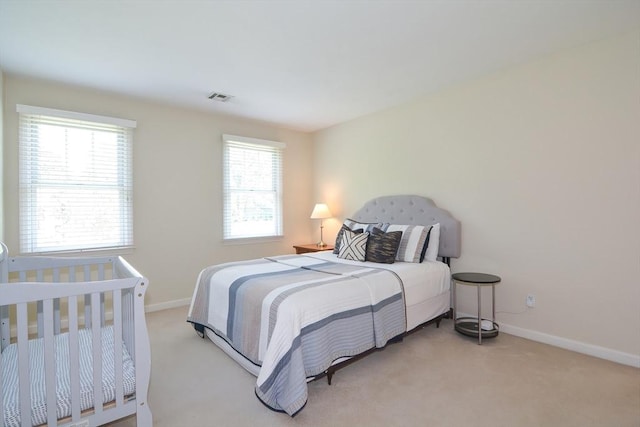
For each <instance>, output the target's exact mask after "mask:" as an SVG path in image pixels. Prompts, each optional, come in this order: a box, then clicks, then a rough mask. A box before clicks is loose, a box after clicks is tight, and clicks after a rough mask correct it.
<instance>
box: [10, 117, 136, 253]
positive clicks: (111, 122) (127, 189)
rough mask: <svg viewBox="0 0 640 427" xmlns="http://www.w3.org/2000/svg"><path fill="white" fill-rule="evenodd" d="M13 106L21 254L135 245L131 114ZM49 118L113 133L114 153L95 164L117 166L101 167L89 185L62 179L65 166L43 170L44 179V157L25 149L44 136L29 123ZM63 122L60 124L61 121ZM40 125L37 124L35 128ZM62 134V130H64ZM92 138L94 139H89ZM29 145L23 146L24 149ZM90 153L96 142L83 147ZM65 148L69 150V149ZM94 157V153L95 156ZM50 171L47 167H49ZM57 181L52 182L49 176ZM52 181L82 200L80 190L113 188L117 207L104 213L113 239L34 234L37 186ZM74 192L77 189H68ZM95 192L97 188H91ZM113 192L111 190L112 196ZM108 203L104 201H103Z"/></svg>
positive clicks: (107, 249) (50, 185)
mask: <svg viewBox="0 0 640 427" xmlns="http://www.w3.org/2000/svg"><path fill="white" fill-rule="evenodd" d="M16 111H17V113H18V114H19V136H18V157H19V177H18V186H19V207H18V218H19V240H20V252H21V253H22V254H38V255H43V254H62V253H82V252H120V253H121V252H123V251H125V250H130V249H132V248H133V247H134V230H133V226H134V224H133V216H134V214H133V203H134V202H133V130H134V129H135V128H136V127H137V122H136V121H134V120H128V119H121V118H115V117H108V116H99V115H94V114H88V113H80V112H74V111H66V110H58V109H53V108H45V107H36V106H30V105H22V104H17V105H16ZM47 121H50V122H51V123H52V124H53V125H54V126H58V127H60V128H62V129H65V132H69V131H70V130H75V129H84V130H88V131H90V132H93V133H92V137H94V136H96V135H97V136H98V137H99V136H101V132H102V133H107V134H108V133H111V132H113V133H115V134H116V137H115V138H116V139H115V141H116V143H115V146H114V147H113V153H112V154H111V156H110V157H108V158H107V159H108V160H107V161H106V162H102V161H100V163H98V164H97V166H104V165H114V164H115V165H116V170H117V172H105V174H95V169H92V170H93V171H94V172H93V173H92V176H94V177H95V182H93V183H91V184H90V185H86V182H85V183H79V182H73V180H70V181H64V179H65V177H66V178H67V179H68V177H69V176H73V175H74V171H72V170H71V169H70V167H64V168H62V169H61V170H62V171H63V172H62V175H61V177H55V175H56V173H55V172H52V173H49V174H48V175H44V176H45V179H41V176H43V175H42V174H41V172H39V171H42V170H43V167H45V166H44V165H43V163H44V162H45V161H46V160H45V161H40V160H39V158H34V156H33V155H29V154H28V153H29V152H33V150H35V149H37V147H39V146H43V144H44V142H43V141H42V140H41V139H40V138H39V135H38V134H37V131H32V129H34V127H38V126H43V125H45V122H47ZM65 121H66V122H68V123H67V124H68V125H67V126H65V123H64V122H65ZM38 129H39V128H38ZM65 138H66V136H65ZM92 141H93V140H92ZM69 143H71V142H69V140H67V139H65V144H69ZM92 143H95V142H92ZM27 150H28V151H27ZM87 152H88V153H90V154H91V156H92V158H96V157H95V154H96V153H100V154H102V153H103V152H96V151H95V148H93V147H92V148H91V149H90V150H88V151H87ZM69 153H72V152H71V151H69ZM69 153H65V154H64V160H65V162H72V161H71V158H70V154H69ZM98 157H99V156H98ZM49 172H51V171H49ZM56 179H57V180H58V181H57V184H53V182H55V181H56ZM56 185H58V186H59V185H65V186H68V187H69V188H70V189H73V190H71V193H72V195H71V196H70V197H71V200H73V201H76V202H77V201H81V200H86V199H84V198H83V195H82V194H81V193H82V192H83V190H84V191H85V192H86V191H87V190H88V189H90V190H91V191H93V192H94V194H98V196H97V197H98V198H100V197H101V196H100V194H101V193H104V192H105V191H106V192H107V193H111V194H114V193H115V200H117V206H115V207H114V208H115V209H117V213H115V214H113V215H109V217H108V218H110V219H115V220H116V224H117V226H116V227H117V229H116V230H118V233H117V234H116V235H115V236H117V238H116V239H113V240H112V241H111V242H109V241H108V240H105V241H103V242H102V243H100V241H99V240H97V239H96V240H93V241H88V242H82V239H78V240H77V241H75V242H72V243H70V244H64V243H62V244H61V243H57V242H56V243H52V244H46V243H45V242H44V241H42V237H40V236H39V235H38V234H39V228H40V227H41V224H42V222H41V221H39V219H38V218H37V210H38V203H39V201H41V199H39V198H38V196H37V189H46V188H49V189H51V188H54V187H55V186H56ZM73 192H77V193H76V194H73ZM96 192H97V193H96ZM112 197H114V196H112ZM107 208H108V207H107ZM82 217H83V218H93V217H95V216H91V215H86V216H82ZM76 230H77V231H78V232H80V233H82V232H84V230H83V228H77V229H76Z"/></svg>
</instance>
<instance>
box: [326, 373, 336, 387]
mask: <svg viewBox="0 0 640 427" xmlns="http://www.w3.org/2000/svg"><path fill="white" fill-rule="evenodd" d="M334 373H335V371H334V370H333V369H327V382H328V383H329V385H331V378H332V377H333V374H334Z"/></svg>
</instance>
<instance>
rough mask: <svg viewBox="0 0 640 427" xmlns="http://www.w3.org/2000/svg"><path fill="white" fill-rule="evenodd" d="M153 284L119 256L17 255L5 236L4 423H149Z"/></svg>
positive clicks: (1, 294) (0, 315)
mask: <svg viewBox="0 0 640 427" xmlns="http://www.w3.org/2000/svg"><path fill="white" fill-rule="evenodd" d="M148 284H149V282H148V280H147V279H146V278H145V277H143V276H142V275H141V274H140V273H138V272H137V271H136V270H135V269H134V268H133V267H132V266H131V265H129V264H128V263H127V262H126V261H125V260H124V259H122V258H120V257H44V256H42V257H41V256H34V257H9V256H8V250H7V247H6V246H5V245H4V244H2V243H0V341H1V344H0V346H1V350H2V351H1V353H0V389H1V390H2V403H3V404H2V405H0V427H9V426H11V427H13V426H39V425H47V426H69V427H84V426H96V425H102V424H106V423H109V422H112V421H115V420H118V419H120V418H123V417H127V416H130V415H136V422H137V425H138V426H141V427H142V426H143V427H150V426H151V425H152V424H153V423H152V415H151V410H150V408H149V404H148V402H147V392H148V387H149V379H150V373H151V357H150V345H149V336H148V333H147V327H146V321H145V316H144V295H145V292H146V290H147V288H148Z"/></svg>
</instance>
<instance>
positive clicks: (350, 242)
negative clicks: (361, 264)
mask: <svg viewBox="0 0 640 427" xmlns="http://www.w3.org/2000/svg"><path fill="white" fill-rule="evenodd" d="M368 239H369V233H354V232H353V231H350V230H344V232H343V233H342V243H341V246H340V253H338V258H343V259H350V260H353V261H364V260H365V257H366V255H367V240H368Z"/></svg>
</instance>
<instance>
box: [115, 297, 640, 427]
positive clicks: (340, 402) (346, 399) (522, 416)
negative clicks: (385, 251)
mask: <svg viewBox="0 0 640 427" xmlns="http://www.w3.org/2000/svg"><path fill="white" fill-rule="evenodd" d="M186 314H187V307H180V308H176V309H171V310H165V311H159V312H153V313H149V314H147V322H148V327H149V331H150V339H151V351H152V373H151V386H150V394H149V404H150V405H151V410H152V412H153V418H154V426H298V427H300V426H302V427H304V426H319V427H321V426H337V427H340V426H434V427H437V426H453V427H457V426H477V427H484V426H487V427H488V426H492V427H493V426H505V427H507V426H509V427H511V426H514V427H520V426H522V427H527V426H532V427H540V426H563V427H570V426H576V427H577V426H580V427H588V426H602V427H626V426H629V427H640V369H637V368H633V367H630V366H624V365H620V364H616V363H613V362H609V361H606V360H601V359H597V358H594V357H590V356H586V355H582V354H579V353H574V352H571V351H568V350H563V349H560V348H556V347H552V346H549V345H546V344H541V343H537V342H533V341H529V340H526V339H523V338H519V337H515V336H512V335H508V334H504V333H501V334H500V335H499V336H498V337H496V338H493V339H490V340H484V341H483V345H481V346H479V345H477V343H476V341H475V340H474V339H472V338H469V337H465V336H462V335H460V334H458V333H456V332H455V331H454V330H453V325H452V322H451V321H450V320H444V321H443V322H442V324H441V325H440V328H436V327H435V325H431V326H428V327H426V328H424V329H422V330H420V331H417V332H416V333H414V334H411V335H410V336H408V337H407V338H405V339H404V340H403V341H402V342H401V343H398V344H393V345H390V346H388V347H387V348H386V349H384V350H382V351H379V352H376V353H374V354H372V355H370V356H369V357H367V358H365V359H363V360H360V361H358V362H356V363H354V364H352V365H350V366H348V367H347V368H345V369H342V370H340V371H338V373H337V374H336V375H335V376H334V377H333V381H332V385H331V386H329V385H327V381H326V379H323V380H319V381H315V382H312V383H309V400H308V402H307V405H306V407H305V408H304V409H303V410H302V411H301V412H300V413H299V414H298V415H296V416H295V417H293V418H291V417H289V416H288V415H286V414H281V413H276V412H273V411H271V410H269V409H268V408H266V407H265V406H263V405H262V404H261V403H260V401H259V400H258V399H257V398H256V397H255V395H254V391H253V390H254V385H255V377H253V376H252V375H251V374H249V373H248V372H246V371H245V370H244V369H242V368H241V367H240V366H239V365H237V364H236V363H235V362H234V361H233V360H231V358H229V357H228V356H227V355H225V354H224V353H223V352H222V351H221V350H219V349H218V348H217V347H216V346H215V345H214V344H213V343H211V342H210V341H209V340H207V339H202V338H200V337H198V336H197V335H196V333H195V332H194V330H193V328H192V327H191V325H189V324H188V323H186V321H185V319H186ZM111 426H112V427H128V426H135V417H129V418H127V419H124V420H121V421H118V422H115V423H112V424H111Z"/></svg>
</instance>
